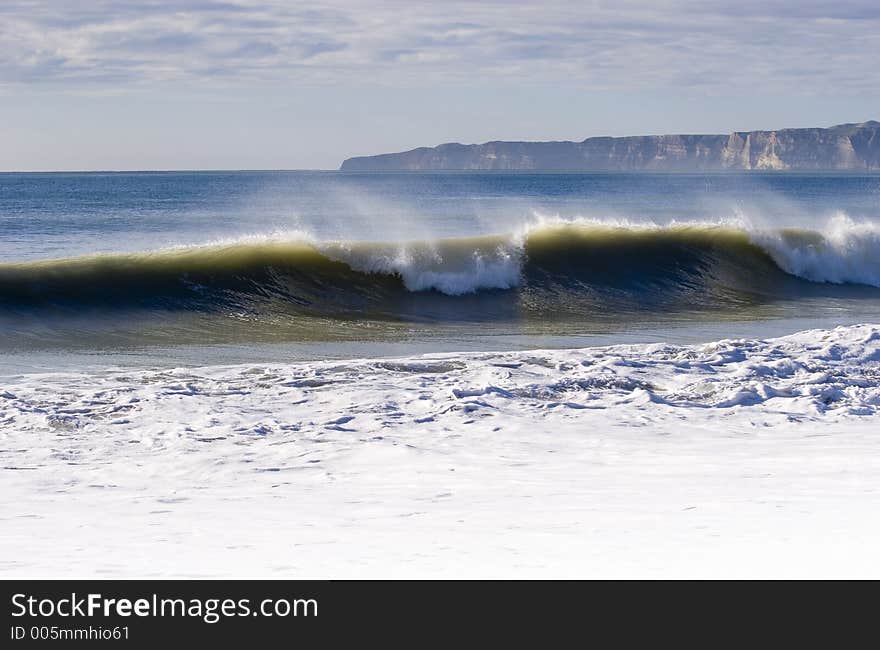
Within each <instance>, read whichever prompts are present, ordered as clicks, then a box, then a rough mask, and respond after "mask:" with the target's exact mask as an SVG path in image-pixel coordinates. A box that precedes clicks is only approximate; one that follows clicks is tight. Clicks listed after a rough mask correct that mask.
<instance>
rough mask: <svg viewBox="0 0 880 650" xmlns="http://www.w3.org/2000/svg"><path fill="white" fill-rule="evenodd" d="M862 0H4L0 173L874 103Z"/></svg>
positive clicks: (705, 126)
mask: <svg viewBox="0 0 880 650" xmlns="http://www.w3.org/2000/svg"><path fill="white" fill-rule="evenodd" d="M878 62H880V3H878V2H877V0H870V1H867V0H856V1H849V2H848V1H840V0H839V1H837V2H830V1H828V2H819V1H816V0H800V1H796V0H763V1H752V0H740V1H739V2H720V1H713V0H706V1H702V2H692V1H664V2H643V1H631V2H630V1H626V0H624V1H621V2H601V1H597V2H590V1H582V2H577V1H572V2H557V1H554V0H545V1H544V2H540V3H538V2H516V1H501V0H497V1H496V0H489V1H482V2H476V1H473V0H472V1H469V2H458V1H456V0H450V1H445V2H441V1H439V0H436V1H434V2H424V1H422V0H409V1H407V2H399V1H397V0H386V1H384V2H375V1H374V2H366V1H361V0H332V1H320V0H316V1H313V2H307V3H306V2H282V1H272V0H229V1H223V2H214V1H211V0H171V1H166V2H160V1H152V0H113V1H112V2H111V1H101V0H89V1H87V2H86V1H78V0H65V1H62V0H4V1H3V3H2V4H0V142H2V146H0V169H4V170H21V169H204V168H208V169H242V168H250V169H254V168H258V169H266V168H287V169H290V168H310V169H320V168H324V169H327V168H336V167H337V166H338V165H339V163H340V162H341V161H342V159H343V158H345V157H348V156H352V155H362V154H369V153H379V152H384V151H397V150H403V149H409V148H413V147H416V146H422V145H435V144H439V143H441V142H448V141H459V142H483V141H487V140H494V139H506V140H561V139H570V140H581V139H583V138H585V137H588V136H593V135H606V134H607V135H628V134H643V133H680V132H698V133H715V132H719V133H723V132H728V131H731V130H748V129H758V128H781V127H786V126H827V125H831V124H835V123H840V122H847V121H862V120H866V119H878V118H880V63H878Z"/></svg>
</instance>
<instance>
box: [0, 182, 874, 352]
mask: <svg viewBox="0 0 880 650" xmlns="http://www.w3.org/2000/svg"><path fill="white" fill-rule="evenodd" d="M878 242H880V176H877V175H873V176H870V175H869V176H859V175H841V174H835V175H807V174H772V173H768V174H709V175H691V174H478V173H446V174H353V173H339V172H151V173H54V174H26V173H25V174H2V175H0V332H2V334H0V354H3V355H4V358H5V363H4V365H6V367H7V369H15V370H24V369H28V368H30V369H50V368H56V369H57V368H61V367H64V368H71V369H76V368H81V367H100V366H104V365H120V364H122V365H136V366H137V365H140V366H153V365H167V364H169V363H172V364H177V363H182V364H189V365H193V364H196V365H201V364H206V363H223V362H236V363H237V362H247V361H254V360H267V359H277V358H286V359H291V360H293V359H299V360H307V359H322V358H348V357H363V356H387V355H401V354H412V353H419V352H431V351H456V350H472V351H474V350H515V349H533V348H542V347H550V348H573V347H583V346H588V345H602V344H611V343H620V342H651V341H674V342H681V343H685V342H698V341H705V340H712V339H714V338H719V337H726V336H770V335H781V334H786V333H791V332H794V331H797V330H800V329H806V328H808V327H825V326H833V325H839V324H851V323H857V322H862V321H866V320H868V321H870V320H873V321H877V320H878V315H880V288H878V287H880V263H878V261H877V260H878V253H880V243H878Z"/></svg>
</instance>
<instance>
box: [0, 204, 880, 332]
mask: <svg viewBox="0 0 880 650" xmlns="http://www.w3.org/2000/svg"><path fill="white" fill-rule="evenodd" d="M832 225H833V228H831V229H829V230H827V231H821V232H820V231H818V230H810V229H798V228H785V229H778V230H757V229H755V230H750V229H747V228H741V227H736V226H732V225H727V224H691V223H682V224H675V223H672V224H668V225H662V226H661V225H653V224H647V225H645V224H613V223H610V224H609V223H591V222H578V221H571V222H556V223H542V224H538V225H533V226H530V227H526V228H523V229H521V230H519V231H517V232H513V233H508V234H503V235H482V236H475V237H460V238H449V239H440V240H421V241H419V240H416V241H404V242H383V241H378V242H369V241H358V242H346V241H324V242H321V241H312V240H309V239H308V238H305V237H300V238H297V239H293V240H282V239H253V238H251V239H244V240H235V241H229V242H221V243H215V244H207V245H201V246H190V247H181V248H172V249H164V250H156V251H147V252H134V253H124V254H105V255H91V256H81V257H74V258H63V259H51V260H41V261H32V262H19V263H3V264H0V310H5V311H10V310H12V311H15V310H18V311H21V310H32V309H53V310H56V311H57V310H61V311H67V312H70V311H74V312H75V311H77V310H82V309H86V308H89V309H95V308H98V309H104V310H114V309H126V308H129V309H130V308H148V309H152V310H157V309H159V310H162V309H164V310H194V311H203V312H211V311H229V310H239V311H245V312H250V313H260V312H262V311H272V312H275V313H278V312H288V313H310V314H322V315H329V316H333V315H343V314H350V315H353V316H355V315H373V316H377V317H386V318H395V317H403V318H419V317H420V316H419V314H418V309H419V308H422V309H424V312H425V316H426V317H428V318H429V317H430V314H431V311H432V305H433V306H434V307H437V308H439V309H440V311H444V312H449V311H451V312H454V311H455V309H456V306H455V305H456V304H458V306H459V307H460V308H461V310H462V315H463V316H465V315H467V316H470V317H477V318H478V319H479V318H491V316H492V314H493V313H495V312H501V313H509V312H510V310H511V309H513V310H514V311H516V312H518V313H523V312H528V313H530V314H532V315H534V314H542V313H543V314H545V315H546V316H547V317H548V318H551V317H554V315H558V314H565V313H572V312H574V313H577V312H578V311H581V310H594V311H595V310H601V309H603V308H607V307H610V306H613V305H614V304H615V303H620V302H628V303H630V304H631V306H632V305H635V306H638V305H642V306H644V308H645V309H661V308H664V306H665V307H668V306H670V305H675V304H681V303H687V304H690V305H693V306H699V305H713V306H715V307H719V306H720V307H723V306H725V305H729V306H735V305H736V304H740V303H742V302H744V301H745V302H748V301H755V300H761V299H764V300H767V299H781V298H785V299H796V298H797V297H799V296H816V295H835V294H836V293H840V294H841V295H854V294H856V293H858V292H859V291H868V292H870V293H872V294H875V295H876V290H877V289H878V288H880V230H878V228H877V227H876V226H874V225H871V224H858V223H853V222H848V221H846V220H845V219H839V220H837V221H836V222H835V223H834V224H832ZM481 298H484V299H485V300H484V304H482V306H481ZM504 303H507V304H508V307H509V308H508V309H500V310H499V305H502V304H504ZM482 308H485V309H484V311H485V313H483V314H480V311H481V309H482Z"/></svg>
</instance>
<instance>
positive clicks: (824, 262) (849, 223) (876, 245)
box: [750, 213, 880, 287]
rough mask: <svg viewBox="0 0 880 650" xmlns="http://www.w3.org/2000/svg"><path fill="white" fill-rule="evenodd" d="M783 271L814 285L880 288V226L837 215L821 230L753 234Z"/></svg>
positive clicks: (754, 238)
mask: <svg viewBox="0 0 880 650" xmlns="http://www.w3.org/2000/svg"><path fill="white" fill-rule="evenodd" d="M750 235H751V238H752V241H753V242H755V243H756V244H757V245H759V246H761V247H762V248H764V249H765V250H766V251H767V252H768V253H770V255H771V256H772V257H773V260H774V261H775V262H776V263H777V264H778V265H779V267H780V268H781V269H783V270H784V271H786V272H787V273H791V274H792V275H797V276H800V277H802V278H805V279H807V280H812V281H814V282H832V283H836V284H843V283H860V284H869V285H873V286H875V287H880V224H877V223H871V222H858V221H855V220H854V219H852V218H850V217H849V216H847V215H846V214H844V213H838V214H836V215H834V216H833V217H832V218H831V219H829V220H828V222H827V223H826V224H825V226H824V227H823V228H822V229H821V230H818V231H801V230H792V229H790V230H762V231H757V232H752V233H750Z"/></svg>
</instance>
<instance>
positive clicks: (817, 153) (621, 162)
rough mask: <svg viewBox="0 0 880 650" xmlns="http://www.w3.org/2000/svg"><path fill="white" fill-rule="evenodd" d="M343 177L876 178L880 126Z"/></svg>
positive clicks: (508, 150)
mask: <svg viewBox="0 0 880 650" xmlns="http://www.w3.org/2000/svg"><path fill="white" fill-rule="evenodd" d="M340 169H341V170H342V171H536V172H539V171H591V172H593V171H595V172H598V171H679V172H688V171H724V170H730V171H737V170H741V171H752V170H772V171H880V122H877V121H874V120H871V121H868V122H862V123H858V124H839V125H837V126H832V127H830V128H802V129H780V130H777V131H736V132H733V133H730V134H726V135H644V136H627V137H619V138H612V137H594V138H587V139H586V140H583V141H581V142H572V141H560V142H508V141H495V142H486V143H483V144H458V143H447V144H441V145H439V146H437V147H419V148H417V149H412V150H410V151H404V152H399V153H386V154H379V155H375V156H358V157H354V158H348V159H346V160H345V161H344V162H343V163H342V165H341V166H340Z"/></svg>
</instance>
